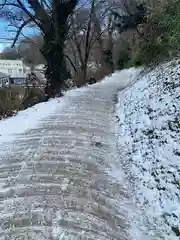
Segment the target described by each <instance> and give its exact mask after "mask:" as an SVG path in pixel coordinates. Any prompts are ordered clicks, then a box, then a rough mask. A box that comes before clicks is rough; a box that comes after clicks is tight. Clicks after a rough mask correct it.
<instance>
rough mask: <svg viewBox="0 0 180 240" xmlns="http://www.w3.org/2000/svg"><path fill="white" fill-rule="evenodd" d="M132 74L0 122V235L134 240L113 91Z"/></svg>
mask: <svg viewBox="0 0 180 240" xmlns="http://www.w3.org/2000/svg"><path fill="white" fill-rule="evenodd" d="M136 72H137V70H126V71H122V72H121V73H119V74H118V75H117V74H114V76H113V77H112V78H111V77H110V78H106V79H105V80H104V82H102V83H98V84H96V85H94V86H91V87H87V88H83V89H77V90H72V91H70V92H69V93H67V94H66V95H65V97H63V98H62V99H59V100H57V101H56V103H55V102H54V104H55V105H56V108H53V109H52V110H51V109H49V108H51V107H52V101H50V102H49V103H47V104H46V107H42V109H41V114H40V113H38V111H40V110H38V109H37V111H34V110H33V111H32V112H31V111H30V110H28V111H30V112H31V114H29V115H28V111H27V112H26V117H25V118H24V119H23V117H24V115H23V114H24V113H23V112H21V113H20V115H17V116H16V117H14V118H12V119H14V120H10V119H8V120H5V122H2V123H1V124H0V132H2V134H1V133H0V134H1V137H0V142H1V147H0V156H1V162H0V213H1V214H0V240H15V239H16V240H20V239H21V240H25V239H28V240H33V239H34V240H45V239H46V240H50V239H69V240H70V239H74V240H75V239H81V240H85V239H89V240H98V239H99V240H107V239H111V240H112V239H113V240H116V239H118V240H121V239H122V240H126V239H127V240H129V239H131V237H130V236H129V235H128V231H127V230H128V227H129V221H130V217H131V216H130V212H131V201H130V198H129V195H128V189H127V187H126V183H125V182H124V180H123V172H122V171H121V163H120V162H119V159H118V155H117V152H116V138H115V134H114V126H113V124H112V123H113V117H112V116H113V112H114V110H115V101H116V94H117V92H118V91H119V90H120V89H122V88H124V87H125V86H126V85H127V84H128V83H129V82H130V81H131V80H132V78H134V76H135V74H136ZM39 106H41V105H39ZM43 106H44V105H43ZM45 110H46V111H45ZM48 111H49V114H47V112H48ZM44 112H46V114H44ZM35 118H37V119H36V120H37V121H35ZM27 119H28V120H27ZM6 121H9V122H10V124H8V123H7V122H6ZM32 123H33V124H32ZM8 126H9V127H11V129H12V130H11V131H8V129H9V128H8ZM21 127H22V130H21ZM11 132H12V134H15V135H13V138H11V137H12V136H11V134H10V133H11ZM10 140H11V141H10ZM3 151H4V153H3Z"/></svg>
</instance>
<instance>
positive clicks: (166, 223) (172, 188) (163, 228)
mask: <svg viewBox="0 0 180 240" xmlns="http://www.w3.org/2000/svg"><path fill="white" fill-rule="evenodd" d="M118 100H119V102H118V104H117V107H116V118H117V129H116V131H117V138H118V142H119V151H120V153H121V155H120V157H121V159H122V161H123V162H124V166H125V167H124V168H125V171H126V173H127V176H128V178H129V179H130V180H131V182H132V187H133V190H134V192H133V197H134V201H135V207H136V213H135V215H134V222H133V224H132V233H133V236H134V239H138V240H140V239H151V240H156V239H158V240H160V239H166V240H177V239H179V238H180V64H178V62H171V63H168V64H164V65H161V66H159V67H157V68H156V69H155V70H153V71H151V72H149V73H148V74H146V75H144V76H141V75H139V79H138V81H137V82H136V83H135V84H134V85H132V86H130V87H129V88H126V89H125V90H124V91H123V92H120V93H119V96H118ZM132 180H133V181H132Z"/></svg>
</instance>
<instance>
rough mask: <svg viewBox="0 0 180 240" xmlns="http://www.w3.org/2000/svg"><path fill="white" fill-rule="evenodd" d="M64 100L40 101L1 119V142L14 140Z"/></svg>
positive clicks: (48, 114) (49, 113)
mask: <svg viewBox="0 0 180 240" xmlns="http://www.w3.org/2000/svg"><path fill="white" fill-rule="evenodd" d="M60 102H61V105H62V101H61V100H60V99H52V100H50V101H48V102H43V103H39V104H37V105H35V106H33V107H31V108H28V109H26V110H24V111H20V112H18V113H17V115H16V116H13V117H10V118H8V119H4V120H1V121H0V143H1V142H4V141H9V140H14V137H15V135H16V134H21V133H23V132H25V131H27V130H29V129H31V128H33V127H35V126H36V125H37V124H38V123H39V122H40V121H41V120H42V119H43V118H45V117H48V116H50V115H51V114H52V113H53V112H54V111H55V110H56V108H57V107H58V106H59V104H60Z"/></svg>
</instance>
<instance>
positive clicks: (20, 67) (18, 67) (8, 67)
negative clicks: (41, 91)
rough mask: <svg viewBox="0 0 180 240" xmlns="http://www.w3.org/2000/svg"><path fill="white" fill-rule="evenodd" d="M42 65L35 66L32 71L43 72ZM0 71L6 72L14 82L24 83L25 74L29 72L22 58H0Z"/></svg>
mask: <svg viewBox="0 0 180 240" xmlns="http://www.w3.org/2000/svg"><path fill="white" fill-rule="evenodd" d="M43 69H44V65H38V66H36V67H35V69H34V72H35V73H36V72H37V73H41V74H42V73H43ZM0 72H1V73H4V74H7V75H8V76H10V78H11V79H12V80H13V81H14V83H16V84H23V83H25V79H26V77H27V74H28V73H30V72H31V69H30V67H28V66H26V65H25V64H24V63H23V61H22V60H4V59H0Z"/></svg>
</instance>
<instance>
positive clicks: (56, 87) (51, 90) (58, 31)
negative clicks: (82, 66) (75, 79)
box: [41, 0, 77, 98]
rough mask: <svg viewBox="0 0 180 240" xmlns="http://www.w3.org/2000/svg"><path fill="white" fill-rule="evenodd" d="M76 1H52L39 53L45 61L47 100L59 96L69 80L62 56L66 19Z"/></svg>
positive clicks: (66, 29) (65, 34)
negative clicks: (49, 22)
mask: <svg viewBox="0 0 180 240" xmlns="http://www.w3.org/2000/svg"><path fill="white" fill-rule="evenodd" d="M76 3H77V1H76V0H74V1H70V2H65V1H64V2H62V3H61V4H60V2H59V0H54V1H53V9H52V10H53V11H52V23H53V24H51V27H49V28H48V31H46V32H45V34H44V45H43V47H42V49H41V52H42V54H43V56H44V58H45V59H46V62H47V69H46V73H45V75H46V78H47V84H46V88H45V93H46V95H47V97H48V98H50V97H55V96H61V95H62V94H61V89H62V87H63V84H64V81H65V80H67V79H68V78H69V75H70V73H69V71H68V69H67V64H66V59H65V55H64V49H65V41H66V36H67V31H68V27H67V19H68V16H69V15H70V14H71V13H72V12H73V10H74V8H75V6H76Z"/></svg>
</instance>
